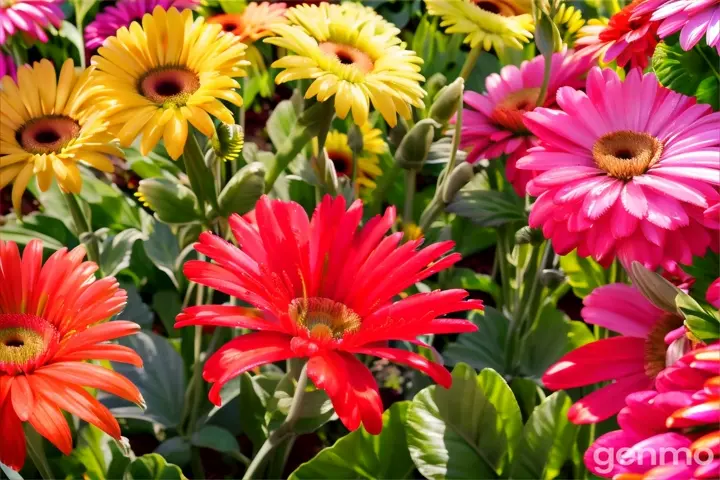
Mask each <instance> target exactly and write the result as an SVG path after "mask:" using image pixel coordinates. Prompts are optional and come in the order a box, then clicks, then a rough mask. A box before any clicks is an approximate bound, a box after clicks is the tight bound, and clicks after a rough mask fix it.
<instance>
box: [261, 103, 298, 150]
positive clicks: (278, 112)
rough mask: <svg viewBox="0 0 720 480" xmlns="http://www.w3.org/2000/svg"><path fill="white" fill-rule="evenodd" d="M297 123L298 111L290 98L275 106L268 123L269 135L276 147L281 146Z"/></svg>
mask: <svg viewBox="0 0 720 480" xmlns="http://www.w3.org/2000/svg"><path fill="white" fill-rule="evenodd" d="M296 123H297V113H295V108H294V107H293V104H292V102H291V101H290V100H283V101H282V102H280V103H278V104H277V105H276V106H275V109H274V110H273V111H272V113H271V114H270V118H268V121H267V124H266V127H267V132H268V136H269V137H270V141H271V142H272V144H273V145H274V146H275V148H280V145H282V144H283V143H284V142H285V139H286V138H287V137H289V136H290V132H291V131H292V129H293V126H294V125H295V124H296Z"/></svg>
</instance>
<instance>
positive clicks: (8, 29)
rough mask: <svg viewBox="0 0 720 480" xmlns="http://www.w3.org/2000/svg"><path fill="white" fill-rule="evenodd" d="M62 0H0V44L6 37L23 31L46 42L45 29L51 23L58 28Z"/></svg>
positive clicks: (60, 20) (61, 18) (61, 15)
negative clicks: (0, 0)
mask: <svg viewBox="0 0 720 480" xmlns="http://www.w3.org/2000/svg"><path fill="white" fill-rule="evenodd" d="M61 3H62V0H9V1H7V0H5V1H2V2H0V45H4V44H5V42H6V41H7V39H8V37H10V36H11V35H14V34H15V33H20V32H23V33H25V34H27V35H28V36H29V37H30V38H35V39H38V40H40V41H41V42H47V41H48V36H47V33H46V32H45V29H46V28H47V27H48V26H50V25H53V26H54V27H55V28H60V25H62V21H63V17H64V15H63V12H62V10H60V4H61Z"/></svg>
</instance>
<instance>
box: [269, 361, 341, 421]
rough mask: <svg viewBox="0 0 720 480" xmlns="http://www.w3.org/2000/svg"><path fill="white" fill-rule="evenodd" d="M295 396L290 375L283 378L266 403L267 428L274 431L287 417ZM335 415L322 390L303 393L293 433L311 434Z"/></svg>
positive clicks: (293, 384) (328, 399)
mask: <svg viewBox="0 0 720 480" xmlns="http://www.w3.org/2000/svg"><path fill="white" fill-rule="evenodd" d="M294 395H295V382H294V379H293V378H292V377H291V374H290V373H287V374H285V375H284V376H283V378H282V379H281V380H280V382H279V383H278V384H277V387H276V388H275V391H274V392H273V395H272V397H270V398H269V399H268V402H267V415H266V418H267V419H268V428H269V429H270V430H275V429H276V428H278V427H279V426H280V425H281V424H282V423H283V422H284V421H285V418H286V417H287V414H288V412H289V410H290V405H291V404H292V399H293V396H294ZM334 415H335V410H334V409H333V406H332V402H331V401H330V398H329V397H328V396H327V393H325V391H324V390H312V391H309V392H305V395H304V396H303V403H302V405H301V406H300V417H299V419H298V421H297V423H295V427H294V428H293V431H294V432H296V433H312V432H314V431H315V430H317V429H318V428H320V427H321V426H323V425H324V424H325V423H327V422H328V421H329V420H331V419H332V418H333V416H334Z"/></svg>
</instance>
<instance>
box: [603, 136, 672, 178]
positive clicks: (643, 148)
mask: <svg viewBox="0 0 720 480" xmlns="http://www.w3.org/2000/svg"><path fill="white" fill-rule="evenodd" d="M662 152H663V144H662V143H661V142H660V140H658V139H657V138H655V137H653V136H652V135H648V134H647V133H639V132H632V131H629V130H620V131H618V132H611V133H606V134H605V135H603V136H602V137H600V138H598V139H597V141H596V142H595V145H593V149H592V155H593V159H594V160H595V164H596V165H597V166H598V167H600V168H602V169H603V170H605V171H606V172H607V174H608V175H610V176H611V177H615V178H619V179H621V180H630V179H631V178H632V177H634V176H636V175H642V174H643V173H645V172H646V171H647V170H648V168H650V167H652V166H653V165H654V164H655V163H657V161H658V160H660V155H662Z"/></svg>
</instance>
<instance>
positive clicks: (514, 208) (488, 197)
mask: <svg viewBox="0 0 720 480" xmlns="http://www.w3.org/2000/svg"><path fill="white" fill-rule="evenodd" d="M445 210H446V211H448V212H450V213H454V214H456V215H459V216H461V217H465V218H468V219H470V220H472V221H473V222H474V223H475V224H477V225H479V226H481V227H498V226H500V225H505V224H506V223H510V222H523V223H526V222H527V215H526V214H525V206H524V204H523V202H522V200H521V199H520V198H518V197H517V195H515V194H514V193H511V192H498V191H495V190H462V191H460V193H458V194H457V195H456V196H455V198H454V199H453V201H452V202H451V203H450V204H449V205H448V206H447V207H446V208H445Z"/></svg>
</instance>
